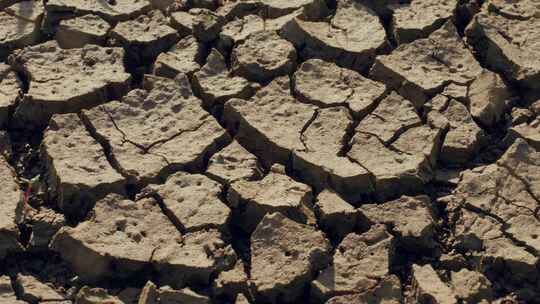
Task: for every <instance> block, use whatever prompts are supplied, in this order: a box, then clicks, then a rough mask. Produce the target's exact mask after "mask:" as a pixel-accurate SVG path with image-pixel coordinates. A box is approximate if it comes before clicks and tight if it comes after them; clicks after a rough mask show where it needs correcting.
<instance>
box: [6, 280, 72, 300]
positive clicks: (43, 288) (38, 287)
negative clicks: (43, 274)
mask: <svg viewBox="0 0 540 304" xmlns="http://www.w3.org/2000/svg"><path fill="white" fill-rule="evenodd" d="M15 286H16V288H17V292H18V293H19V294H20V297H21V299H23V300H25V301H27V302H30V303H41V302H53V303H68V302H67V300H66V302H63V301H64V300H65V299H64V297H63V296H62V295H61V294H59V293H58V292H57V291H56V290H54V289H53V288H52V287H50V286H49V285H47V284H45V283H43V282H40V281H39V280H38V279H36V278H35V277H33V276H30V275H22V274H18V275H17V280H16V282H15Z"/></svg>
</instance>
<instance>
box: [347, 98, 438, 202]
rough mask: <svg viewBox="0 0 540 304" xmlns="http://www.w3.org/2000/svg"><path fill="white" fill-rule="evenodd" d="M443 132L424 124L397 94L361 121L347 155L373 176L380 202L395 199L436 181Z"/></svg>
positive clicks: (410, 106)
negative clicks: (436, 165)
mask: <svg viewBox="0 0 540 304" xmlns="http://www.w3.org/2000/svg"><path fill="white" fill-rule="evenodd" d="M442 133H443V130H442V129H441V128H437V127H430V126H425V125H422V123H421V120H420V117H419V116H418V114H417V113H416V111H415V109H414V107H413V105H412V103H411V102H409V101H408V100H406V99H404V98H403V97H401V96H399V95H398V94H396V93H395V92H394V93H391V94H390V95H389V96H387V97H386V98H385V99H383V100H382V101H381V102H380V104H379V105H378V106H377V108H376V109H375V110H374V111H373V112H372V113H370V114H369V115H368V116H366V118H364V119H363V120H362V121H360V124H359V125H358V126H357V127H356V131H355V134H354V137H353V138H352V141H351V149H350V151H348V153H347V156H348V157H349V158H350V159H351V160H353V161H354V162H355V163H357V164H359V165H361V166H362V167H363V168H365V170H367V171H368V172H369V173H370V175H371V176H372V179H373V186H374V190H375V193H376V196H377V197H378V199H380V200H385V199H388V198H394V197H398V196H399V195H401V194H404V193H409V192H417V191H419V190H420V189H421V188H422V185H424V184H426V183H428V182H429V181H430V180H431V179H432V178H433V175H434V172H433V168H434V166H435V164H436V161H437V158H438V151H439V148H440V146H441V139H442Z"/></svg>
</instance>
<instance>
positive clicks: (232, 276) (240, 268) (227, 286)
mask: <svg viewBox="0 0 540 304" xmlns="http://www.w3.org/2000/svg"><path fill="white" fill-rule="evenodd" d="M212 287H213V290H214V293H215V294H216V295H218V296H220V295H224V294H225V295H228V296H229V297H232V298H234V297H235V296H236V295H239V296H240V295H241V294H242V293H246V294H248V293H249V290H248V289H249V286H248V277H247V273H246V269H245V266H244V263H243V262H242V261H240V260H238V261H237V262H236V265H235V266H234V268H233V269H231V270H228V271H223V272H221V273H220V274H219V276H218V277H217V278H216V280H215V281H214V283H213V286H212ZM239 296H238V297H239Z"/></svg>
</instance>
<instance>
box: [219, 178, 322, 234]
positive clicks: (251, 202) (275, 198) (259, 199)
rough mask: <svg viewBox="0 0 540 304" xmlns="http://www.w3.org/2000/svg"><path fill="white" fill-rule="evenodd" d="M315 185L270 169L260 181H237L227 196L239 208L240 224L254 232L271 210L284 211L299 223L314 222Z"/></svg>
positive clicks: (247, 230) (238, 221) (246, 229)
mask: <svg viewBox="0 0 540 304" xmlns="http://www.w3.org/2000/svg"><path fill="white" fill-rule="evenodd" d="M312 198H313V195H312V193H311V188H310V187H309V186H307V185H305V184H301V183H298V182H295V181H294V180H293V179H291V178H290V177H288V176H286V175H283V174H279V173H274V172H270V173H269V174H268V175H266V176H265V177H264V178H263V179H262V180H260V181H242V180H241V181H237V182H235V183H233V184H232V185H231V187H230V189H229V192H228V195H227V199H228V201H229V203H230V205H231V207H232V208H235V209H238V211H239V212H240V215H239V216H240V217H239V219H238V220H237V223H238V225H240V227H241V228H242V229H244V230H245V231H246V232H252V231H253V230H254V229H255V228H256V227H257V225H258V224H259V222H260V221H261V220H262V218H263V217H264V216H265V215H266V214H267V213H272V212H281V213H282V214H284V215H285V216H288V217H289V218H291V219H293V220H295V221H297V222H299V223H314V222H315V215H314V214H313V210H312V206H311V201H312Z"/></svg>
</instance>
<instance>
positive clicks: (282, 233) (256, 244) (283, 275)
mask: <svg viewBox="0 0 540 304" xmlns="http://www.w3.org/2000/svg"><path fill="white" fill-rule="evenodd" d="M329 251H330V243H329V242H328V241H327V240H326V238H325V237H324V234H323V233H322V232H320V231H317V230H315V228H313V227H311V226H306V225H302V224H299V223H297V222H294V221H292V220H290V219H288V218H287V217H285V216H284V215H282V214H281V213H279V212H278V213H272V214H267V215H266V216H265V217H264V218H263V220H262V221H261V222H260V223H259V225H258V226H257V229H256V230H255V231H254V232H253V234H252V235H251V271H250V272H251V276H250V277H251V280H252V282H253V284H254V285H255V289H256V291H257V293H258V296H259V297H260V298H262V299H264V300H266V301H268V302H271V303H276V302H277V301H287V302H291V301H294V300H295V299H297V298H298V297H299V296H300V295H301V294H302V292H303V289H304V287H305V286H306V285H307V284H309V281H310V280H311V279H312V277H313V275H314V274H315V273H316V272H317V271H318V270H320V269H322V268H324V267H325V266H326V265H327V264H328V261H329V259H330V256H329Z"/></svg>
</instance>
